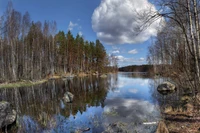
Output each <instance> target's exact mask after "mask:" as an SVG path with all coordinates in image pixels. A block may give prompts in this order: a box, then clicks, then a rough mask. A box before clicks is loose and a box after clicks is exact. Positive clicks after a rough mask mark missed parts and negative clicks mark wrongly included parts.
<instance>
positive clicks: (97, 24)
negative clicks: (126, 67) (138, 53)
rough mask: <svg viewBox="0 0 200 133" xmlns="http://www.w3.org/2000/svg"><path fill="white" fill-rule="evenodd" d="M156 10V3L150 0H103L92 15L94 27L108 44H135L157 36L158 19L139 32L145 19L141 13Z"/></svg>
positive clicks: (98, 35)
mask: <svg viewBox="0 0 200 133" xmlns="http://www.w3.org/2000/svg"><path fill="white" fill-rule="evenodd" d="M150 9H151V12H155V11H156V8H155V6H154V5H152V4H151V3H149V2H148V0H102V1H101V4H100V5H99V6H98V7H97V8H96V9H95V11H94V12H93V15H92V28H93V30H94V31H95V32H96V33H97V37H98V38H99V39H100V40H101V41H102V42H104V43H107V44H124V43H128V44H135V43H142V42H144V41H146V40H148V39H149V38H150V37H151V36H156V34H157V28H158V25H159V24H158V23H159V22H160V20H157V21H156V22H154V23H153V24H151V26H150V27H149V28H148V29H146V30H144V31H142V32H141V33H140V34H138V30H137V29H138V27H140V26H141V24H142V22H143V20H142V19H141V16H139V15H138V14H139V13H144V12H148V11H149V10H150Z"/></svg>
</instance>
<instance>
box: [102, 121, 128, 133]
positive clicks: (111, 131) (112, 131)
mask: <svg viewBox="0 0 200 133" xmlns="http://www.w3.org/2000/svg"><path fill="white" fill-rule="evenodd" d="M103 133H128V132H127V130H126V124H125V123H120V122H117V123H113V124H110V125H109V126H108V127H107V129H106V130H105V131H104V132H103Z"/></svg>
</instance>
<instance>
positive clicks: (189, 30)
mask: <svg viewBox="0 0 200 133" xmlns="http://www.w3.org/2000/svg"><path fill="white" fill-rule="evenodd" d="M156 4H157V6H158V7H159V11H158V12H156V13H153V15H152V12H151V11H149V14H151V17H148V16H150V15H147V17H146V21H145V23H146V26H148V25H149V24H150V23H152V22H153V21H155V20H157V19H159V18H162V19H163V20H164V24H163V28H162V30H160V31H159V32H158V34H157V37H156V39H155V40H154V42H153V43H152V45H151V46H150V47H149V52H148V61H149V64H152V65H154V72H155V73H160V74H162V76H165V77H166V76H167V77H169V78H170V79H172V80H174V81H175V82H176V83H178V84H179V85H180V86H182V87H184V88H187V87H188V88H192V89H193V90H199V85H200V76H199V75H200V71H199V69H200V68H199V67H200V33H199V30H200V29H199V19H200V16H199V9H200V8H199V7H200V3H199V1H197V0H184V1H182V0H175V1H174V0H166V1H164V0H162V1H159V2H157V3H156Z"/></svg>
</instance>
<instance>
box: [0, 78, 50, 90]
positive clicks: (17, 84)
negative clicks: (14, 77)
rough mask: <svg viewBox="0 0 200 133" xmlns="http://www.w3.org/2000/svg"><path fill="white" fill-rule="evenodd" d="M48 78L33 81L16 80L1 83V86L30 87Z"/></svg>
mask: <svg viewBox="0 0 200 133" xmlns="http://www.w3.org/2000/svg"><path fill="white" fill-rule="evenodd" d="M46 81H47V80H46V79H43V80H38V81H35V82H32V81H19V82H14V83H3V84H0V88H19V87H29V86H33V85H38V84H42V83H44V82H46Z"/></svg>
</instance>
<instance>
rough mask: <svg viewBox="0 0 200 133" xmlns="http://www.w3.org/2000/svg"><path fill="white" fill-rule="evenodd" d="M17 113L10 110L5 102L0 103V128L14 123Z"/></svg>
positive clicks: (9, 105)
mask: <svg viewBox="0 0 200 133" xmlns="http://www.w3.org/2000/svg"><path fill="white" fill-rule="evenodd" d="M16 117H17V112H16V111H15V110H14V109H12V108H11V104H10V103H9V102H6V101H1V102H0V127H1V128H3V127H5V126H8V125H10V124H12V123H13V122H15V120H16Z"/></svg>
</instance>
